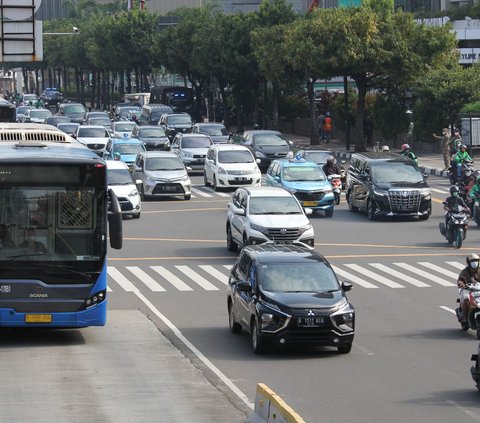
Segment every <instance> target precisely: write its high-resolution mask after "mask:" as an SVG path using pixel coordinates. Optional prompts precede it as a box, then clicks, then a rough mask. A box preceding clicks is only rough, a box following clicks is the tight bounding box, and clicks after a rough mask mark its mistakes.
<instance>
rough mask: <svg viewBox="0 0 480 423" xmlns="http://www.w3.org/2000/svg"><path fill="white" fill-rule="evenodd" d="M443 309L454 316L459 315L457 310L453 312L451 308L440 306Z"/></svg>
mask: <svg viewBox="0 0 480 423" xmlns="http://www.w3.org/2000/svg"><path fill="white" fill-rule="evenodd" d="M439 307H440V308H441V309H443V310H445V311H448V312H449V313H452V314H457V313H455V310H452V309H451V308H449V307H445V306H439Z"/></svg>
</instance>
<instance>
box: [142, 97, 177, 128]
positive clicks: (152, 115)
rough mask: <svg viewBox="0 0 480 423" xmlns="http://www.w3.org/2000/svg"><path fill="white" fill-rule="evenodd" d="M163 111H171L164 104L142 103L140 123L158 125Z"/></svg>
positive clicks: (171, 111)
mask: <svg viewBox="0 0 480 423" xmlns="http://www.w3.org/2000/svg"><path fill="white" fill-rule="evenodd" d="M164 113H173V110H172V108H171V107H169V106H167V105H165V104H158V103H156V104H152V103H148V104H144V105H143V107H142V111H141V112H140V122H139V123H140V125H142V126H143V125H158V121H159V120H160V116H162V115H163V114H164Z"/></svg>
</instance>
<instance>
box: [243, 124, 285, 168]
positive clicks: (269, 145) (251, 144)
mask: <svg viewBox="0 0 480 423" xmlns="http://www.w3.org/2000/svg"><path fill="white" fill-rule="evenodd" d="M240 143H241V144H242V145H245V146H247V147H248V148H250V150H251V151H252V153H253V155H254V157H255V158H256V159H260V163H259V165H258V167H259V168H260V170H261V171H262V172H263V173H265V172H266V171H267V169H268V167H269V166H270V163H271V162H272V160H275V159H282V158H284V157H286V156H287V154H288V152H289V151H290V145H289V143H288V141H287V140H286V139H285V137H284V136H283V134H282V133H281V132H279V131H271V130H266V129H258V130H252V131H245V132H244V133H243V136H242V139H241V141H240Z"/></svg>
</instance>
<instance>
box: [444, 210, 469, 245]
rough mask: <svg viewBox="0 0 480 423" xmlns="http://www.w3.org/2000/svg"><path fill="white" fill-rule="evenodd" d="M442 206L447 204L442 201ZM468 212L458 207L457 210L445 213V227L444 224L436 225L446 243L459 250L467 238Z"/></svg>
mask: <svg viewBox="0 0 480 423" xmlns="http://www.w3.org/2000/svg"><path fill="white" fill-rule="evenodd" d="M443 205H447V202H446V201H444V202H443ZM468 212H469V210H468V209H465V208H464V207H462V206H458V208H457V209H455V210H450V211H448V212H447V224H446V225H445V223H444V222H440V223H439V224H438V226H439V229H440V232H441V234H442V235H443V236H444V237H445V238H446V239H447V242H448V243H449V244H453V245H454V247H455V248H461V247H462V243H463V241H464V240H465V238H466V236H467V229H468V217H467V214H468Z"/></svg>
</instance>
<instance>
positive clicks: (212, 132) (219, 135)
mask: <svg viewBox="0 0 480 423" xmlns="http://www.w3.org/2000/svg"><path fill="white" fill-rule="evenodd" d="M192 133H193V134H205V135H208V136H209V137H210V138H211V139H212V141H213V143H214V144H225V143H228V142H229V141H230V139H231V136H232V135H231V134H230V133H229V132H228V131H227V128H225V125H223V124H222V123H206V122H204V123H196V124H195V125H193V128H192Z"/></svg>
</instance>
